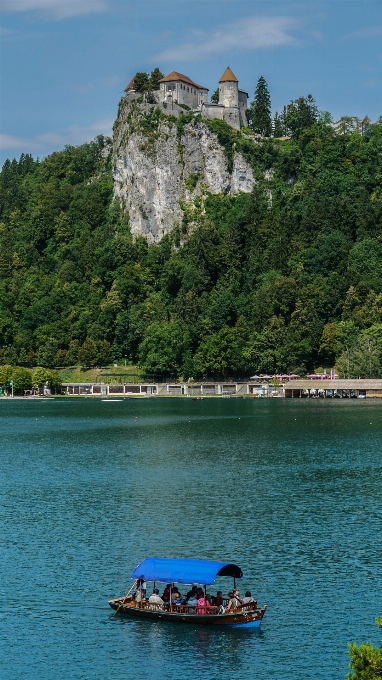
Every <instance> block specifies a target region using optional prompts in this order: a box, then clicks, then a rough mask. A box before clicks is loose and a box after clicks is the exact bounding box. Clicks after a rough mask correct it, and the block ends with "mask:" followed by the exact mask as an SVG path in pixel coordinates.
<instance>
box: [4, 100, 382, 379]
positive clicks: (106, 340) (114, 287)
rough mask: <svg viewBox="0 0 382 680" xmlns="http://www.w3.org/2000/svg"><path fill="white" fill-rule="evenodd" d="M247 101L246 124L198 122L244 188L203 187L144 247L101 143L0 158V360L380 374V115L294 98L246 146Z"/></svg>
mask: <svg viewBox="0 0 382 680" xmlns="http://www.w3.org/2000/svg"><path fill="white" fill-rule="evenodd" d="M251 111H252V114H253V113H254V112H253V108H252V109H250V113H249V116H248V128H244V129H243V130H242V131H240V132H236V131H234V130H233V129H232V128H230V127H229V126H228V125H227V124H226V123H224V122H223V121H211V122H209V123H208V124H209V126H210V127H211V129H212V130H213V131H214V132H216V134H217V136H218V139H219V141H220V143H221V144H222V145H223V147H224V150H225V153H226V155H227V159H228V161H229V160H230V158H232V153H233V149H234V148H239V149H241V150H242V152H243V154H244V155H245V156H246V158H247V159H249V160H250V162H251V165H252V167H253V169H254V173H255V176H256V178H257V183H256V185H255V187H254V189H253V191H252V193H251V194H239V195H237V196H230V195H224V194H221V195H212V194H211V195H208V196H205V198H204V202H203V211H200V215H199V216H198V219H197V226H196V228H195V227H194V228H192V229H190V228H189V216H188V214H187V210H185V213H184V220H183V222H182V224H181V225H177V226H176V227H175V228H174V230H173V231H172V232H171V233H170V234H168V235H167V236H165V237H164V238H162V240H161V241H160V242H159V243H158V244H156V245H148V243H147V242H146V241H145V239H144V238H142V237H139V238H137V239H133V238H132V236H131V233H130V229H129V220H128V215H127V213H126V211H125V210H124V206H122V205H120V204H119V203H118V202H117V201H115V200H113V181H112V170H113V167H112V153H111V140H110V139H107V138H104V137H102V136H100V137H97V138H96V139H95V140H94V141H93V142H90V143H87V144H83V145H81V146H78V147H73V146H67V147H65V149H64V150H62V151H59V152H56V153H53V154H51V155H50V156H48V157H46V158H44V159H43V160H38V159H37V160H35V159H33V158H32V157H31V156H30V155H24V154H22V155H21V157H20V158H19V159H18V160H16V159H13V160H7V161H6V162H5V163H4V165H3V168H2V171H1V173H0V286H1V296H0V364H2V365H7V366H8V365H9V366H18V367H24V368H31V367H37V366H38V367H42V368H45V369H46V370H52V369H57V368H60V367H65V366H75V365H80V366H84V367H90V366H95V365H99V366H107V365H108V364H111V363H113V362H116V363H120V362H124V361H125V360H126V361H127V362H128V363H129V364H133V365H137V366H139V367H141V368H142V370H144V371H145V372H147V373H149V374H152V375H154V376H160V377H161V378H162V377H164V378H165V379H166V378H167V379H170V378H172V379H176V378H183V379H185V380H187V379H192V378H194V379H201V378H204V379H212V378H224V379H228V378H248V377H249V376H250V375H252V374H254V373H257V374H261V373H262V374H265V373H271V374H275V373H284V372H294V373H297V374H299V375H304V374H305V373H306V372H312V371H314V370H315V369H317V368H325V367H328V368H329V367H330V368H331V367H334V366H335V367H336V370H337V372H338V373H339V375H340V376H344V377H381V376H382V368H381V365H382V363H381V362H382V118H380V119H379V120H378V121H377V122H375V123H371V122H370V121H369V119H365V120H364V121H362V122H359V123H357V122H354V121H355V119H353V118H344V119H341V122H340V124H338V125H334V124H333V123H332V122H331V118H330V116H329V114H320V113H319V112H318V110H317V108H316V106H315V103H314V100H313V99H312V98H310V99H309V97H308V98H300V99H299V100H296V102H292V103H291V104H290V105H289V108H288V107H286V109H284V112H283V114H282V116H280V117H277V118H276V124H277V125H279V126H280V125H281V127H279V128H278V134H279V135H280V133H282V134H284V135H287V137H288V138H277V137H276V135H275V134H273V136H272V132H271V130H269V135H270V136H266V135H264V136H262V137H261V139H260V140H259V138H257V141H256V143H250V141H248V138H250V136H251V133H252V134H253V130H254V129H256V128H255V126H252V128H253V129H251V115H252V114H251ZM162 115H163V114H162ZM184 116H185V123H189V122H190V114H189V112H186V111H185V114H184ZM280 120H281V123H280ZM194 217H195V216H194Z"/></svg>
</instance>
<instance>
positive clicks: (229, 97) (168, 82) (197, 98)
mask: <svg viewBox="0 0 382 680" xmlns="http://www.w3.org/2000/svg"><path fill="white" fill-rule="evenodd" d="M159 84H160V89H159V90H157V91H156V92H154V93H153V94H154V96H155V97H156V99H157V100H158V101H159V102H161V103H167V104H171V103H173V104H180V105H186V106H188V107H189V108H190V109H191V110H192V111H194V112H195V113H200V114H201V115H202V116H203V118H207V119H209V120H213V119H218V120H224V121H226V122H227V123H228V124H229V125H231V126H232V127H234V128H236V129H240V127H241V126H242V125H246V117H245V112H246V110H247V99H248V94H247V92H245V91H244V90H240V89H239V81H238V79H237V78H236V76H235V74H234V73H233V72H232V70H231V69H230V68H229V67H227V68H226V70H225V71H224V73H223V75H222V77H221V78H220V80H219V102H218V104H212V103H211V102H208V88H207V87H204V86H203V85H198V84H197V83H194V81H193V80H191V78H188V76H185V75H183V74H182V73H178V71H172V72H171V73H169V74H168V76H165V77H164V78H162V80H160V81H159ZM126 93H127V95H128V94H133V93H135V90H134V78H133V79H132V80H131V81H130V83H129V84H128V86H127V88H126Z"/></svg>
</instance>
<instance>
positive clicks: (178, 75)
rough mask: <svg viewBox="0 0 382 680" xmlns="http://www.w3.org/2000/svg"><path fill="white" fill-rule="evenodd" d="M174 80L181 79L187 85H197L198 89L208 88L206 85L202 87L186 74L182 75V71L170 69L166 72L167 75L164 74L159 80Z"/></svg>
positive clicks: (164, 81) (165, 81) (166, 81)
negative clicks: (169, 71)
mask: <svg viewBox="0 0 382 680" xmlns="http://www.w3.org/2000/svg"><path fill="white" fill-rule="evenodd" d="M174 80H181V81H182V83H187V85H192V86H193V87H197V88H198V89H199V90H208V87H204V86H203V85H198V84H197V83H194V81H193V80H191V78H188V76H185V75H183V73H178V71H172V72H171V73H169V74H168V76H165V77H164V78H162V80H160V81H159V82H160V83H171V82H172V81H174Z"/></svg>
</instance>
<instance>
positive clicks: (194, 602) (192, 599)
mask: <svg viewBox="0 0 382 680" xmlns="http://www.w3.org/2000/svg"><path fill="white" fill-rule="evenodd" d="M187 604H189V605H190V607H196V605H197V604H198V598H197V597H195V596H193V597H190V599H189V600H187ZM189 611H190V614H193V613H194V610H193V609H190V610H189Z"/></svg>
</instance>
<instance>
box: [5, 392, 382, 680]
mask: <svg viewBox="0 0 382 680" xmlns="http://www.w3.org/2000/svg"><path fill="white" fill-rule="evenodd" d="M381 409H382V404H380V403H379V402H377V401H375V402H374V401H356V400H354V401H353V400H352V401H350V400H341V401H340V400H338V401H326V400H325V401H319V400H316V401H312V400H310V401H309V402H307V401H301V400H281V399H280V400H252V399H209V400H208V399H206V400H204V401H202V402H194V401H192V400H189V399H176V398H173V399H167V400H166V399H144V400H134V399H126V400H123V401H118V402H110V403H109V402H105V401H101V400H95V399H70V398H65V399H55V400H48V401H38V400H36V401H32V400H31V401H19V400H15V401H13V402H11V401H10V400H8V401H5V400H4V401H0V427H1V435H2V444H1V450H0V460H1V465H0V475H1V480H0V493H1V500H0V502H1V507H0V512H1V537H2V540H1V543H2V551H1V552H2V584H1V599H2V607H1V614H0V616H1V618H0V623H1V628H2V631H3V632H2V641H1V643H0V645H1V646H2V649H1V660H0V669H1V673H0V677H1V679H2V680H13V679H14V678H15V677H17V678H27V679H28V680H35V679H36V680H51V678H53V677H56V678H65V679H66V678H70V680H79V679H84V678H85V679H88V678H89V679H92V680H104V679H106V678H107V679H108V680H122V678H126V677H130V678H134V679H137V680H146V679H147V680H148V679H150V680H152V679H154V678H161V679H162V678H164V679H166V680H167V679H168V680H178V678H179V677H182V678H184V679H185V680H188V679H190V680H191V679H194V678H198V679H199V678H200V679H202V680H215V678H216V679H219V680H233V679H235V680H236V679H238V680H239V679H242V678H256V679H257V680H260V679H261V680H262V679H264V680H265V679H266V680H270V679H275V680H276V679H277V680H280V679H282V680H284V679H285V680H307V678H315V679H322V680H343V679H344V678H345V677H346V672H347V665H348V657H347V643H348V641H350V640H356V641H358V642H359V641H362V640H364V639H370V640H372V641H374V643H377V642H378V641H379V635H378V630H377V628H376V626H375V624H374V618H375V617H376V616H378V615H381V613H382V592H381V564H382V544H381V530H380V527H381V518H382V510H381V502H380V496H381V489H382V465H381V463H382V460H381V430H382V420H381V413H382V411H381ZM150 555H153V556H154V555H159V556H169V557H203V558H212V559H229V560H232V561H233V562H236V563H238V564H240V566H241V567H242V569H243V571H244V576H245V577H244V579H243V582H242V584H241V589H242V590H246V589H247V588H249V589H250V590H252V592H253V593H254V594H256V596H257V598H258V600H259V602H261V603H264V602H266V603H267V604H268V611H267V614H266V618H265V619H264V622H263V625H262V628H261V631H260V632H256V631H254V630H248V631H245V630H237V629H232V630H215V629H214V630H212V629H209V628H199V627H195V628H194V627H193V626H179V625H174V624H170V623H161V624H159V623H156V622H147V621H134V620H129V619H124V618H122V617H115V616H113V612H112V611H111V610H110V609H109V607H108V605H107V600H108V598H111V597H116V596H119V595H122V594H124V593H125V592H127V590H128V588H129V584H130V581H129V578H128V576H129V574H130V572H131V570H132V569H133V568H134V566H135V565H136V564H137V563H138V562H140V561H141V560H142V559H143V558H144V557H146V556H150ZM222 585H223V589H224V590H225V591H227V589H228V588H229V587H230V585H231V583H230V580H225V581H223V583H222ZM211 591H212V592H215V589H214V588H211Z"/></svg>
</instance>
